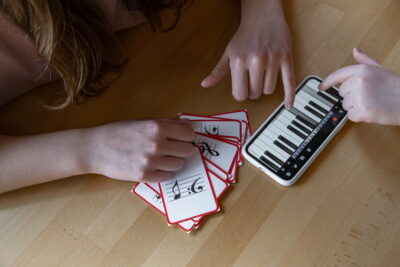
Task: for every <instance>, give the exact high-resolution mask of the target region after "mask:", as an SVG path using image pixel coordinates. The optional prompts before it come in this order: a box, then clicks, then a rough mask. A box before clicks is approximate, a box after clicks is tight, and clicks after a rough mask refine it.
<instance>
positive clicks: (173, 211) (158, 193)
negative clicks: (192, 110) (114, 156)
mask: <svg viewBox="0 0 400 267" xmlns="http://www.w3.org/2000/svg"><path fill="white" fill-rule="evenodd" d="M179 118H180V119H187V120H190V121H191V125H192V127H193V129H194V130H195V131H196V133H197V136H196V139H195V145H196V148H195V152H194V153H193V155H192V157H190V158H188V159H186V162H185V165H184V168H183V169H182V170H180V171H178V172H175V173H174V175H173V177H172V179H170V180H168V181H165V182H162V183H137V184H136V185H135V187H134V188H133V189H132V193H134V194H136V195H137V196H139V197H140V198H141V199H143V200H144V201H145V202H147V203H148V204H149V205H150V206H152V207H153V208H154V209H156V210H157V211H158V212H160V213H161V214H163V215H164V216H165V217H166V219H167V222H168V224H170V225H177V226H178V227H180V228H181V229H183V230H184V231H186V232H190V231H192V230H193V229H196V228H198V227H199V224H200V222H201V220H202V219H203V217H204V216H205V215H207V214H211V213H215V212H218V211H219V210H220V208H219V205H218V199H219V198H220V197H221V195H222V194H223V193H224V192H225V191H226V190H227V188H228V187H229V185H230V184H232V183H235V182H236V179H237V175H236V174H237V167H238V166H240V165H242V160H243V159H242V154H241V147H242V145H243V144H244V143H245V142H246V140H247V138H249V137H250V136H251V129H250V125H249V120H248V116H247V111H246V110H240V111H235V112H229V113H223V114H215V115H209V116H200V115H192V114H179Z"/></svg>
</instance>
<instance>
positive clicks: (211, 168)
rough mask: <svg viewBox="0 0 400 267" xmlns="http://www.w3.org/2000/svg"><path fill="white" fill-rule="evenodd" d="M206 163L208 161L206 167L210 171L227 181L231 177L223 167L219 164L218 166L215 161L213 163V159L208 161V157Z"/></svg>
mask: <svg viewBox="0 0 400 267" xmlns="http://www.w3.org/2000/svg"><path fill="white" fill-rule="evenodd" d="M205 163H206V168H207V170H209V171H212V172H213V173H216V174H217V175H218V177H220V178H221V179H223V180H224V181H227V180H228V178H229V173H226V172H224V171H223V170H222V169H221V168H219V167H218V166H216V165H215V164H214V163H212V162H211V161H208V160H207V159H205Z"/></svg>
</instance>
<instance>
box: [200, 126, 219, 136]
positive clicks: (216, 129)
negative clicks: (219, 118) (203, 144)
mask: <svg viewBox="0 0 400 267" xmlns="http://www.w3.org/2000/svg"><path fill="white" fill-rule="evenodd" d="M204 131H205V132H206V134H209V135H219V125H214V126H211V125H210V126H209V127H208V129H207V126H206V127H204Z"/></svg>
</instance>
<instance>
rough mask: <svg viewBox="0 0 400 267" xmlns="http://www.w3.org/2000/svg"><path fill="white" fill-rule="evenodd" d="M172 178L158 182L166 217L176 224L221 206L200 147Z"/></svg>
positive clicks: (216, 209)
mask: <svg viewBox="0 0 400 267" xmlns="http://www.w3.org/2000/svg"><path fill="white" fill-rule="evenodd" d="M196 148H197V149H195V152H194V153H193V155H192V156H191V157H190V158H188V159H186V160H185V165H184V168H183V169H182V170H180V171H177V172H175V173H174V175H173V177H172V179H170V180H168V181H164V182H161V183H159V187H160V193H161V196H162V200H163V204H164V209H165V213H166V217H167V221H168V223H170V224H176V223H179V222H182V221H186V220H189V219H193V218H195V217H199V216H204V215H207V214H210V213H214V212H217V211H218V210H219V206H218V202H217V198H216V196H215V192H214V188H213V186H212V184H211V180H210V177H209V174H208V172H207V169H206V166H205V163H204V160H203V157H202V154H201V151H200V148H199V147H197V146H196Z"/></svg>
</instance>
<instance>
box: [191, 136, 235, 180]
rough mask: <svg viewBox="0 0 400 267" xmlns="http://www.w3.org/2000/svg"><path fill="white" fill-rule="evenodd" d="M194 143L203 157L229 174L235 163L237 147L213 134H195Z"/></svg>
mask: <svg viewBox="0 0 400 267" xmlns="http://www.w3.org/2000/svg"><path fill="white" fill-rule="evenodd" d="M194 143H195V144H196V145H198V146H199V147H200V150H201V152H202V154H203V157H204V158H206V159H207V160H209V161H211V162H213V163H214V164H215V165H217V166H218V167H220V169H222V171H224V172H225V173H227V174H230V173H231V171H232V169H233V167H234V165H236V160H237V154H238V153H239V152H238V151H239V147H238V146H235V145H233V144H232V143H228V142H224V141H222V140H221V139H218V138H214V137H213V136H205V135H203V134H196V138H195V140H194Z"/></svg>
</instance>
